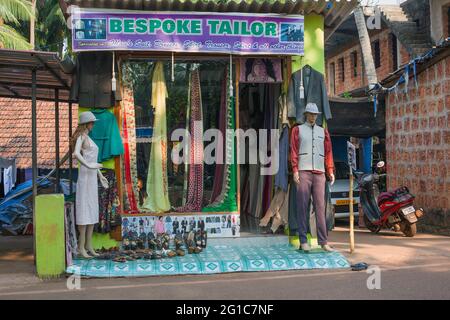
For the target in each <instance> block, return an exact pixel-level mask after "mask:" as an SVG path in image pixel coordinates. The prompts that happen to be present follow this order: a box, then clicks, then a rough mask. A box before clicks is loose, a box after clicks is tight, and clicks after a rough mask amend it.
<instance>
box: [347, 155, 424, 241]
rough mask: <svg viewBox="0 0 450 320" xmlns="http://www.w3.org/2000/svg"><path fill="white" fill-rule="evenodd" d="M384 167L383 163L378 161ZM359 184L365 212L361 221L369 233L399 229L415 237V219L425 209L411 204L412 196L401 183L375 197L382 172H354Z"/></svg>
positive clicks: (360, 197) (416, 220)
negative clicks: (395, 187)
mask: <svg viewBox="0 0 450 320" xmlns="http://www.w3.org/2000/svg"><path fill="white" fill-rule="evenodd" d="M377 167H378V168H382V167H384V162H380V163H378V164H377ZM355 175H356V179H357V181H358V184H359V188H360V192H359V199H360V203H361V206H362V211H363V214H364V223H365V225H366V227H367V229H369V230H370V231H371V232H374V233H378V232H379V231H380V230H381V229H392V230H394V231H396V232H399V231H401V232H402V233H403V234H404V235H405V236H407V237H414V235H415V234H416V232H417V225H416V224H417V222H418V220H419V219H420V218H421V217H423V215H424V210H423V209H422V208H419V209H416V208H415V207H414V199H415V197H414V195H412V194H411V193H410V192H409V190H408V188H407V187H405V186H403V187H400V188H398V189H396V190H393V191H390V192H382V193H380V194H379V196H378V193H379V192H378V185H377V184H378V182H379V180H380V177H382V176H384V175H378V174H376V173H374V174H364V173H362V172H355Z"/></svg>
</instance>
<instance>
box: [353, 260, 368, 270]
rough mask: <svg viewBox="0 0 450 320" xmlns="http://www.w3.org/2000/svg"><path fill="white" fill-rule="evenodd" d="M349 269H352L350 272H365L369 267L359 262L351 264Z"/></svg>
mask: <svg viewBox="0 0 450 320" xmlns="http://www.w3.org/2000/svg"><path fill="white" fill-rule="evenodd" d="M350 267H351V268H352V271H363V270H367V268H368V267H369V265H368V264H367V263H365V262H360V263H356V264H352V265H351V266H350Z"/></svg>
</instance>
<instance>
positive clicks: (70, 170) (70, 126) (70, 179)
mask: <svg viewBox="0 0 450 320" xmlns="http://www.w3.org/2000/svg"><path fill="white" fill-rule="evenodd" d="M71 137H72V102H69V141H70V138H71ZM69 181H70V187H69V188H70V189H69V190H70V194H71V195H72V193H73V188H72V184H73V182H72V181H73V176H72V147H71V146H70V143H69Z"/></svg>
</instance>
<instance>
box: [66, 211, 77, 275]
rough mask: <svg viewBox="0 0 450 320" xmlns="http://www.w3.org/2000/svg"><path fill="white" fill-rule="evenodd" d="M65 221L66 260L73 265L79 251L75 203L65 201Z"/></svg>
mask: <svg viewBox="0 0 450 320" xmlns="http://www.w3.org/2000/svg"><path fill="white" fill-rule="evenodd" d="M64 212H65V215H64V222H65V233H66V262H67V266H71V265H72V262H73V257H74V255H75V254H76V253H77V252H78V244H77V233H76V228H75V215H74V203H73V202H65V203H64Z"/></svg>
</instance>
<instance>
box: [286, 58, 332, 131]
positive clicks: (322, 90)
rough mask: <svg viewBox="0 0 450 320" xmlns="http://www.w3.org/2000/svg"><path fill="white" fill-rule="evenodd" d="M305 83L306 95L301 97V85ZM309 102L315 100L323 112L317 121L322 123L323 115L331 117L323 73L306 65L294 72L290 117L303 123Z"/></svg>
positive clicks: (289, 102)
mask: <svg viewBox="0 0 450 320" xmlns="http://www.w3.org/2000/svg"><path fill="white" fill-rule="evenodd" d="M302 83H303V86H304V97H303V98H301V97H300V86H301V84H302ZM309 102H313V103H315V104H316V105H317V107H318V108H319V111H320V112H322V114H319V115H318V117H317V121H316V123H317V124H318V125H320V126H321V125H322V123H323V117H325V119H327V120H328V119H331V110H330V103H329V101H328V95H327V89H326V85H325V81H324V77H323V75H322V74H321V73H320V72H319V71H316V70H314V69H313V68H312V67H311V66H309V65H306V66H304V67H303V68H302V69H300V70H298V71H296V72H294V73H293V74H292V77H291V81H290V83H289V89H288V97H287V107H288V117H289V118H295V119H296V121H297V123H299V124H303V123H304V122H305V116H304V114H303V112H304V111H305V107H306V105H307V104H308V103H309Z"/></svg>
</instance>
